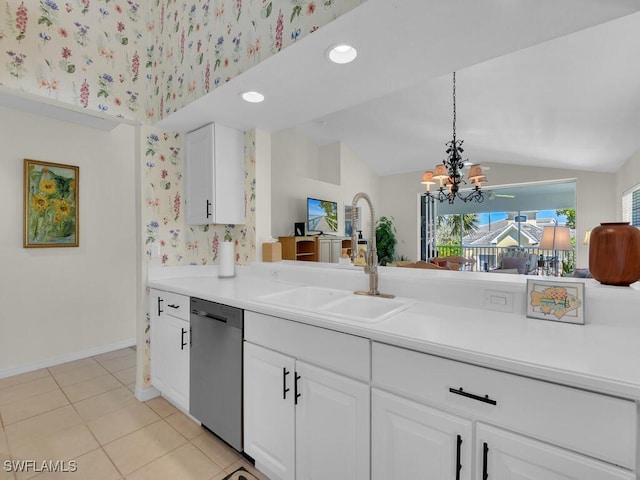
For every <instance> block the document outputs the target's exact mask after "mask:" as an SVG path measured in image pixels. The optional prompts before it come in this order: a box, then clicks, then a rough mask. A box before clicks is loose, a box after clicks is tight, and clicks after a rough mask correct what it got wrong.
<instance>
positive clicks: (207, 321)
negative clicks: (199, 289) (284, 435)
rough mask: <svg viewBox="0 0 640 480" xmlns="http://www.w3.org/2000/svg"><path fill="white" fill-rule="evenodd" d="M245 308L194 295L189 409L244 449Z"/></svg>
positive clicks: (211, 427)
mask: <svg viewBox="0 0 640 480" xmlns="http://www.w3.org/2000/svg"><path fill="white" fill-rule="evenodd" d="M243 322H244V311H243V310H241V309H238V308H235V307H230V306H228V305H222V304H219V303H215V302H210V301H207V300H202V299H198V298H192V299H191V356H190V362H191V365H190V372H191V378H190V392H189V398H190V400H189V413H190V414H191V415H192V416H193V417H195V418H196V419H198V420H199V421H200V423H202V424H203V425H204V426H206V427H207V428H208V429H209V430H211V431H212V432H213V433H215V434H216V435H218V436H219V437H220V438H222V439H223V440H224V441H226V442H227V443H228V444H229V445H231V446H232V447H234V448H235V449H236V450H238V451H242V448H243V445H242V338H243Z"/></svg>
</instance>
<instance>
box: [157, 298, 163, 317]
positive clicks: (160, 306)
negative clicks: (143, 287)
mask: <svg viewBox="0 0 640 480" xmlns="http://www.w3.org/2000/svg"><path fill="white" fill-rule="evenodd" d="M162 302H164V300H163V299H161V298H160V297H158V316H160V314H161V313H162V312H163V311H164V310H162V305H160V304H161V303H162Z"/></svg>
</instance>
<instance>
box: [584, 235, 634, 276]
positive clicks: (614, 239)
mask: <svg viewBox="0 0 640 480" xmlns="http://www.w3.org/2000/svg"><path fill="white" fill-rule="evenodd" d="M589 270H590V271H591V275H592V276H593V278H595V279H596V280H598V281H599V282H600V283H602V284H604V285H618V286H629V285H630V284H632V283H633V282H636V281H637V280H640V230H638V229H637V228H636V227H634V226H631V225H629V223H628V222H618V223H601V224H600V226H599V227H596V228H594V229H593V230H592V231H591V237H590V238H589Z"/></svg>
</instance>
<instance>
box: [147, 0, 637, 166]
mask: <svg viewBox="0 0 640 480" xmlns="http://www.w3.org/2000/svg"><path fill="white" fill-rule="evenodd" d="M638 10H640V0H607V1H602V0H536V1H529V0H455V1H453V0H449V1H442V0H368V1H367V2H365V3H364V4H363V5H362V6H360V7H357V8H355V9H353V10H352V11H351V12H349V13H347V14H345V15H343V16H341V17H339V18H338V19H336V20H335V21H333V22H331V23H329V24H328V25H326V26H325V27H322V28H320V29H319V30H318V31H316V32H315V33H313V34H311V35H309V36H307V37H305V38H304V39H302V40H301V41H299V42H297V43H296V44H294V45H292V46H290V47H288V48H286V49H284V50H283V51H282V52H280V53H278V54H277V55H274V56H272V57H270V58H269V59H267V60H265V61H263V62H261V63H260V64H258V65H257V66H255V67H253V68H251V69H249V70H248V71H246V72H245V73H243V74H242V75H239V76H238V77H236V78H234V79H232V80H231V81H230V82H228V83H226V84H224V85H222V86H220V87H219V88H217V89H215V90H214V91H213V92H210V93H209V94H208V95H206V96H205V97H202V98H201V99H199V100H197V101H195V102H193V103H191V104H189V105H188V106H187V107H185V108H183V109H181V110H179V111H178V112H175V113H174V114H172V115H170V116H169V117H167V118H165V119H164V120H162V121H161V122H159V124H158V125H159V126H160V127H162V128H167V129H172V130H176V131H190V130H193V129H194V128H197V127H199V126H201V125H204V124H206V123H209V122H212V121H214V122H221V123H225V124H227V125H230V126H235V127H237V128H242V129H250V128H255V127H257V128H261V129H264V130H267V131H277V130H281V129H284V128H290V127H293V126H297V127H298V128H299V130H300V131H301V132H303V133H305V134H306V135H307V136H308V137H309V138H311V139H312V140H313V141H315V142H316V143H318V144H324V143H331V142H335V141H342V142H344V143H345V144H346V145H347V146H348V147H349V148H350V149H351V150H353V151H354V152H355V153H356V154H357V155H358V156H359V157H360V158H361V159H362V161H363V162H364V163H366V164H367V165H369V166H370V167H371V168H372V169H373V170H374V171H375V172H376V173H378V174H379V175H389V174H394V173H402V172H413V171H418V170H424V169H426V168H430V167H431V166H433V165H434V164H435V163H437V162H439V161H440V160H442V158H443V156H444V149H445V148H444V144H445V143H446V142H447V141H449V140H450V138H451V122H452V99H451V72H452V71H454V70H455V71H457V73H456V84H457V88H456V96H457V136H458V138H459V139H464V141H465V143H464V146H465V156H466V157H468V158H469V160H471V161H472V162H474V163H494V162H498V163H511V164H521V165H534V166H546V167H559V168H569V169H581V170H596V171H608V172H613V171H616V170H617V168H619V167H620V165H622V164H623V163H624V162H625V161H626V160H627V159H628V158H629V157H630V156H631V155H632V154H633V153H634V152H635V151H636V150H638V149H639V148H640V141H639V140H638V134H639V133H640V61H639V59H640V13H636V12H638ZM339 42H350V43H351V44H352V45H354V46H355V47H356V48H357V49H358V52H359V54H358V58H357V59H356V61H355V62H353V63H352V64H349V65H333V64H331V63H330V62H328V61H327V60H326V59H325V58H324V53H325V51H326V49H327V47H329V46H331V45H333V44H336V43H339ZM250 89H256V90H259V91H262V92H263V93H264V94H265V95H266V98H267V100H266V101H265V102H263V103H262V104H246V103H244V102H242V101H241V100H240V97H239V93H241V92H243V91H245V90H250Z"/></svg>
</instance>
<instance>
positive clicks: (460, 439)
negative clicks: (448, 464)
mask: <svg viewBox="0 0 640 480" xmlns="http://www.w3.org/2000/svg"><path fill="white" fill-rule="evenodd" d="M461 446H462V437H461V436H460V435H458V439H457V447H456V480H460V470H462V463H460V453H461V452H460V450H461V449H460V447H461Z"/></svg>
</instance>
